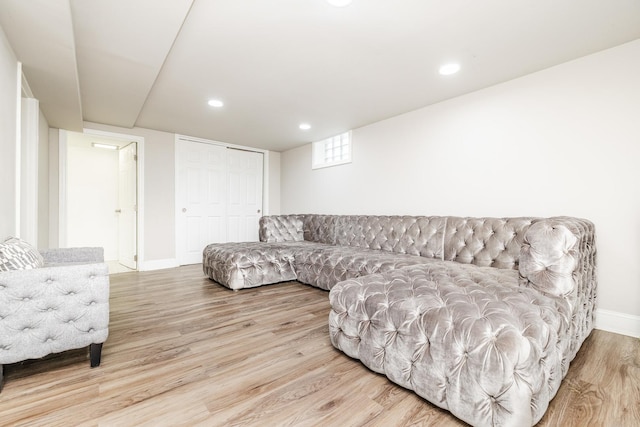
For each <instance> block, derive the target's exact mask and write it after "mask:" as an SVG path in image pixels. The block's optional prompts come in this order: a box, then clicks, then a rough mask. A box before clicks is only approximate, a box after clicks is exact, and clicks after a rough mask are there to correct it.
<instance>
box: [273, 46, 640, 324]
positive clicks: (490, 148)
mask: <svg viewBox="0 0 640 427" xmlns="http://www.w3.org/2000/svg"><path fill="white" fill-rule="evenodd" d="M639 76H640V40H636V41H634V42H631V43H628V44H625V45H622V46H619V47H616V48H613V49H609V50H606V51H603V52H600V53H597V54H594V55H590V56H587V57H584V58H581V59H578V60H575V61H572V62H569V63H565V64H562V65H559V66H556V67H553V68H550V69H547V70H544V71H541V72H538V73H535V74H531V75H528V76H525V77H522V78H519V79H516V80H513V81H510V82H507V83H504V84H500V85H497V86H493V87H490V88H487V89H484V90H481V91H478V92H475V93H472V94H469V95H465V96H461V97H458V98H456V99H452V100H449V101H446V102H442V103H439V104H436V105H433V106H430V107H426V108H423V109H420V110H417V111H414V112H411V113H407V114H403V115H401V116H397V117H394V118H391V119H388V120H385V121H381V122H378V123H375V124H372V125H369V126H366V127H363V128H360V129H356V130H354V132H353V144H354V147H353V163H352V164H350V165H346V166H337V167H333V168H327V169H318V170H311V158H310V156H311V146H310V145H305V146H303V147H300V148H297V149H294V150H290V151H287V152H284V153H283V154H282V195H281V197H282V212H283V213H329V214H347V213H349V214H423V215H460V216H553V215H571V216H578V217H584V218H588V219H590V220H592V221H593V222H594V223H595V225H596V230H597V237H598V251H599V252H598V261H599V290H598V292H599V301H598V306H599V308H600V309H603V310H604V311H607V312H608V311H613V312H615V313H618V314H620V313H625V314H627V315H629V316H630V318H629V319H631V320H630V321H631V323H632V324H633V325H636V326H634V328H640V317H638V316H640V262H638V260H640V186H639V185H640V77H639ZM399 84H401V82H399ZM603 317H604V316H603ZM634 330H635V331H636V332H635V333H632V334H637V335H639V336H640V329H634Z"/></svg>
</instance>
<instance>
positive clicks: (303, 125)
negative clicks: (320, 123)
mask: <svg viewBox="0 0 640 427" xmlns="http://www.w3.org/2000/svg"><path fill="white" fill-rule="evenodd" d="M299 128H300V129H302V130H309V129H311V125H310V124H309V123H300V126H299Z"/></svg>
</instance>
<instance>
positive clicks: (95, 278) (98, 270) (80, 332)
mask: <svg viewBox="0 0 640 427" xmlns="http://www.w3.org/2000/svg"><path fill="white" fill-rule="evenodd" d="M0 320H1V321H0V364H8V363H15V362H19V361H21V360H26V359H32V358H40V357H43V356H46V355H47V354H50V353H58V352H61V351H65V350H69V349H74V348H81V347H84V346H88V345H89V344H99V343H102V342H104V341H105V340H106V339H107V336H108V326H109V273H108V267H107V264H105V263H94V264H80V265H68V266H58V267H44V268H36V269H32V270H16V271H7V272H2V273H0Z"/></svg>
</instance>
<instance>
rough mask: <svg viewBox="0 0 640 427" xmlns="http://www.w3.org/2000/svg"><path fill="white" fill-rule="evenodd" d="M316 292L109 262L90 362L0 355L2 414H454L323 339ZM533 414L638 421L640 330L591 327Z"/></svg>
mask: <svg viewBox="0 0 640 427" xmlns="http://www.w3.org/2000/svg"><path fill="white" fill-rule="evenodd" d="M328 313H329V301H328V293H327V292H326V291H322V290H320V289H316V288H313V287H310V286H306V285H302V284H299V283H296V282H290V283H283V284H278V285H271V286H263V287H260V288H255V289H245V290H241V291H238V292H233V291H230V290H228V289H226V288H224V287H222V286H220V285H217V284H215V283H213V282H211V281H209V280H208V279H207V278H205V277H204V276H203V274H202V270H201V266H200V265H195V266H187V267H180V268H176V269H171V270H161V271H152V272H142V273H138V272H132V273H122V274H116V275H112V276H111V321H110V335H109V339H108V340H107V342H106V343H105V344H104V348H103V354H102V364H101V365H100V367H98V368H95V369H90V368H89V360H88V354H87V351H86V350H77V351H76V350H73V351H69V352H65V353H61V354H57V355H51V356H48V357H46V358H44V359H40V360H33V361H27V362H23V363H18V364H13V365H6V366H5V386H4V389H3V390H2V392H1V393H0V425H1V426H76V425H77V426H96V425H99V426H181V425H185V426H316V425H321V426H409V425H411V426H420V425H422V426H431V425H437V426H461V425H464V423H462V422H460V421H459V420H457V419H456V418H454V417H452V416H451V415H449V413H448V412H446V411H443V410H440V409H438V408H437V407H435V406H433V405H431V404H429V403H428V402H426V401H424V400H423V399H421V398H420V397H418V396H416V395H415V394H414V393H412V392H410V391H408V390H405V389H403V388H401V387H399V386H397V385H395V384H393V383H391V382H389V381H388V380H387V379H386V377H384V376H381V375H378V374H375V373H372V372H371V371H369V370H367V368H365V367H364V366H363V365H362V364H360V363H359V362H358V361H356V360H353V359H350V358H348V357H347V356H345V355H344V354H343V353H341V352H339V351H337V350H335V349H334V348H333V347H332V346H331V343H330V341H329V332H328V326H327V317H328ZM540 425H541V426H638V425H640V340H638V339H635V338H631V337H626V336H622V335H616V334H611V333H607V332H602V331H594V333H592V335H591V336H590V337H589V338H588V340H587V341H586V343H585V344H584V346H583V348H582V349H581V351H580V353H579V354H578V356H577V357H576V359H575V360H574V361H573V363H572V365H571V368H570V370H569V374H568V375H567V377H566V378H565V380H564V382H563V384H562V386H561V388H560V391H559V392H558V395H557V396H556V398H555V399H554V400H553V401H552V403H551V407H550V409H549V411H548V412H547V414H546V415H545V417H544V419H543V420H542V421H541V423H540Z"/></svg>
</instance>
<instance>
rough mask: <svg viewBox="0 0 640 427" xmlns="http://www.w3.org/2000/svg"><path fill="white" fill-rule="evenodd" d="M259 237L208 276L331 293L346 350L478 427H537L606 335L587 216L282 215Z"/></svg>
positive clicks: (207, 266)
mask: <svg viewBox="0 0 640 427" xmlns="http://www.w3.org/2000/svg"><path fill="white" fill-rule="evenodd" d="M260 239H261V241H260V242H250V243H225V244H211V245H209V246H207V247H206V248H205V250H204V251H203V269H204V272H205V274H206V275H207V276H209V277H210V278H211V279H212V280H214V281H216V282H218V283H220V284H222V285H224V286H227V287H229V288H231V289H234V290H237V289H241V288H247V287H253V286H261V285H264V284H270V283H277V282H282V281H287V280H298V281H300V282H303V283H307V284H310V285H313V286H317V287H320V288H322V289H330V290H331V292H330V294H329V296H330V302H331V314H330V317H329V330H330V335H331V342H332V344H333V345H334V346H335V347H336V348H338V349H340V350H342V351H343V352H344V353H345V354H347V355H349V356H351V357H354V358H357V359H360V361H361V362H362V363H364V364H365V365H367V366H368V367H369V368H370V369H372V370H373V371H376V372H380V373H383V374H385V375H386V376H387V377H388V378H389V379H390V380H392V381H394V382H396V383H398V384H400V385H402V386H403V387H406V388H409V389H411V390H414V391H415V392H416V393H417V394H419V395H420V396H422V397H424V398H425V399H427V400H428V401H430V402H433V403H435V404H436V405H438V406H440V407H442V408H445V409H448V410H450V411H451V412H452V413H453V414H454V415H456V416H458V417H459V418H461V419H463V420H465V421H467V422H469V423H471V424H473V425H503V424H504V425H532V424H534V423H535V422H537V421H538V420H539V419H540V418H541V417H542V415H543V414H544V412H545V410H546V408H547V406H548V402H549V401H550V400H551V399H552V398H553V396H554V394H555V392H556V391H557V389H558V387H559V386H560V382H561V381H562V378H563V377H564V375H566V372H567V369H568V365H569V363H570V361H571V360H572V359H573V357H574V356H575V354H576V352H577V351H578V349H579V348H580V345H581V344H582V342H583V341H584V339H585V338H586V337H587V336H588V335H589V333H590V331H591V330H592V328H593V316H594V301H595V294H596V277H595V254H596V249H595V233H594V228H593V224H592V223H590V222H589V221H586V220H581V219H577V218H569V217H558V218H548V219H543V218H462V217H408V216H403V217H400V216H330V215H283V216H274V217H263V218H261V220H260ZM247 260H249V262H247Z"/></svg>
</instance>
